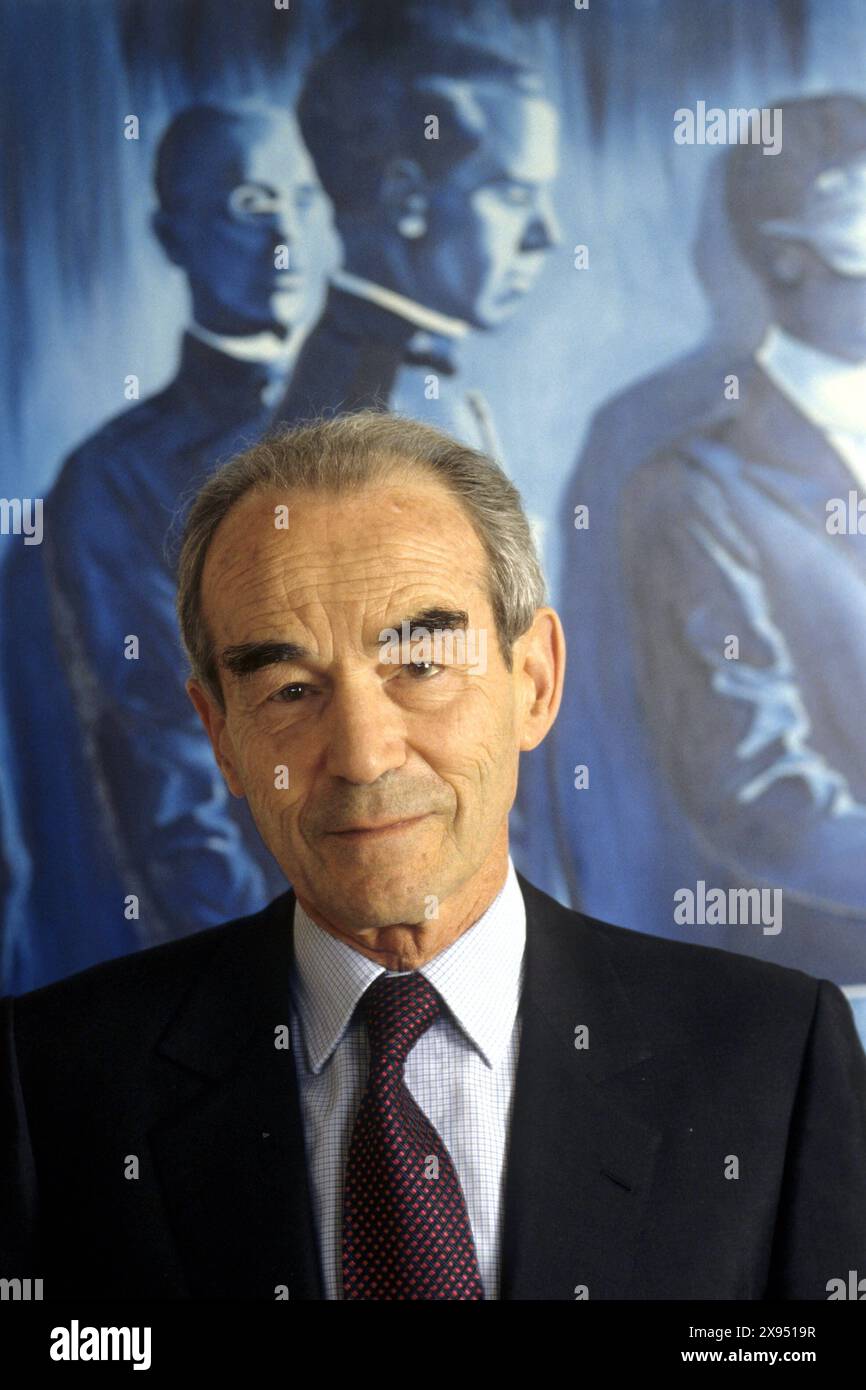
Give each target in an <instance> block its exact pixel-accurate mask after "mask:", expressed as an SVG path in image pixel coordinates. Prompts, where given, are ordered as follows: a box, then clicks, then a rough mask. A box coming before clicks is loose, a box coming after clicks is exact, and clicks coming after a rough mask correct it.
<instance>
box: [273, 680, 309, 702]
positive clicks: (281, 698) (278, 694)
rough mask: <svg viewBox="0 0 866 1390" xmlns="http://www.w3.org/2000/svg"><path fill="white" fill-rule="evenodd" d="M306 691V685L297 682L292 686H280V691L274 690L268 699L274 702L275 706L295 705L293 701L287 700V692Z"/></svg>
mask: <svg viewBox="0 0 866 1390" xmlns="http://www.w3.org/2000/svg"><path fill="white" fill-rule="evenodd" d="M306 689H307V686H306V685H303V684H301V683H299V682H295V684H294V685H283V686H280V689H279V690H275V691H274V693H273V695H270V696H269V697H268V698H269V699H271V700H274V701H275V702H276V703H277V704H280V705H293V704H295V703H296V701H295V700H293V699H289V692H290V691H296V690H306Z"/></svg>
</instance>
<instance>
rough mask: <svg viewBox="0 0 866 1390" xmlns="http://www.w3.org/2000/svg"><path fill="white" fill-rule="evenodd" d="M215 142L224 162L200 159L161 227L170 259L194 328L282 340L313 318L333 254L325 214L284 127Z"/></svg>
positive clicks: (304, 159)
mask: <svg viewBox="0 0 866 1390" xmlns="http://www.w3.org/2000/svg"><path fill="white" fill-rule="evenodd" d="M215 139H216V135H215ZM223 139H225V140H226V141H227V144H226V145H225V148H224V155H225V157H224V158H222V159H221V158H220V157H219V153H220V152H217V153H215V154H214V155H212V156H208V154H207V152H204V151H203V152H202V170H201V176H200V177H197V178H194V179H192V180H191V182H190V184H189V185H188V187H187V191H186V192H185V194H184V197H183V200H182V210H181V211H179V212H177V213H173V214H172V215H171V216H170V218H169V219H168V221H169V223H170V235H171V244H172V251H171V254H172V258H173V259H174V260H175V261H177V262H178V264H181V265H182V266H183V268H184V269H185V270H186V272H187V275H188V277H189V282H190V288H191V291H192V296H193V304H194V311H195V316H196V319H197V320H198V322H199V323H201V324H202V326H203V327H206V328H211V329H212V330H213V331H215V332H223V333H241V334H242V333H254V332H258V331H261V330H263V329H273V330H276V331H278V332H283V331H287V330H289V329H291V328H292V327H293V326H294V325H295V324H297V323H298V322H301V321H304V320H305V319H306V318H308V317H309V315H310V313H311V312H312V306H313V304H314V302H315V299H316V295H317V292H318V291H319V287H320V282H321V279H322V277H323V275H324V272H325V269H326V266H327V257H328V253H329V252H330V253H331V254H332V240H331V237H332V233H331V230H330V227H331V209H330V204H329V202H328V200H327V198H326V196H325V194H324V192H323V190H322V188H321V185H320V183H319V180H318V176H317V174H316V172H315V169H314V167H313V164H312V161H311V159H310V156H309V154H308V153H307V150H306V147H305V146H304V144H303V142H302V140H301V138H300V134H299V132H298V129H297V126H296V125H295V123H294V121H293V120H291V119H290V118H289V117H287V116H285V117H284V116H278V115H275V116H274V117H273V118H272V119H271V120H270V121H269V122H264V121H261V120H256V121H250V122H248V123H241V124H239V125H237V126H236V127H234V128H233V129H232V132H231V137H230V140H229V138H228V137H226V136H225V135H224V136H223ZM281 246H282V247H286V248H287V251H286V252H283V253H280V254H279V256H277V254H276V252H277V248H278V247H281ZM284 262H287V264H284Z"/></svg>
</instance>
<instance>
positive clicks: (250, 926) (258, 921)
mask: <svg viewBox="0 0 866 1390" xmlns="http://www.w3.org/2000/svg"><path fill="white" fill-rule="evenodd" d="M293 913H294V894H293V893H292V892H291V890H289V892H287V893H284V894H282V895H281V896H280V897H279V898H277V899H275V901H274V902H272V903H271V904H270V905H269V906H268V907H267V908H265V909H264V911H263V912H261V913H259V914H257V915H256V916H255V917H254V918H252V919H249V920H247V921H244V922H243V923H242V924H239V925H238V927H237V928H236V929H232V930H230V931H229V932H228V933H227V934H226V936H225V938H224V939H223V941H222V944H221V945H220V946H219V947H218V948H217V950H216V952H215V953H214V955H213V957H212V958H211V960H210V963H209V965H208V966H207V967H206V969H205V971H204V972H203V974H202V975H201V976H200V977H199V979H198V981H197V983H196V986H195V988H194V990H193V991H192V993H191V995H190V997H189V998H188V999H187V1000H186V1002H185V1004H184V1005H183V1007H182V1009H181V1010H180V1011H179V1012H178V1013H177V1014H176V1015H175V1017H174V1019H173V1020H172V1023H171V1025H170V1027H169V1028H168V1029H167V1031H166V1032H165V1034H164V1035H163V1037H162V1039H161V1042H160V1045H159V1048H158V1061H157V1065H159V1066H160V1067H161V1068H162V1069H163V1070H165V1069H168V1070H169V1071H170V1079H169V1089H170V1092H171V1095H172V1104H171V1107H170V1113H167V1114H166V1115H165V1116H164V1117H163V1118H162V1119H161V1120H160V1121H159V1123H158V1124H157V1125H156V1126H155V1127H154V1128H153V1130H152V1131H151V1134H150V1142H151V1147H152V1151H153V1155H154V1162H155V1164H156V1167H157V1171H158V1173H159V1175H160V1178H161V1181H162V1186H163V1193H164V1199H165V1202H166V1206H167V1209H168V1214H169V1220H170V1223H171V1227H172V1230H173V1231H174V1233H175V1235H176V1238H177V1241H178V1246H179V1251H180V1258H181V1262H182V1264H183V1265H184V1267H185V1269H186V1272H187V1277H188V1281H189V1285H190V1293H191V1296H192V1297H193V1298H263V1299H270V1300H273V1299H275V1298H276V1297H277V1296H278V1295H277V1293H276V1290H277V1289H278V1288H279V1287H280V1286H285V1288H286V1289H287V1291H288V1296H289V1299H290V1300H295V1299H319V1298H322V1297H323V1296H324V1295H323V1285H322V1276H321V1268H320V1262H319V1254H318V1246H317V1239H316V1234H315V1226H314V1220H313V1214H312V1212H313V1208H312V1202H311V1198H310V1189H309V1182H308V1177H307V1162H306V1153H305V1145H304V1130H303V1121H302V1114H301V1107H300V1098H299V1093H298V1086H297V1080H296V1076H295V1066H294V1059H293V1057H292V1053H291V1050H290V1049H283V1048H278V1047H276V1046H275V1037H276V1030H277V1029H278V1028H280V1027H281V1026H285V1027H286V1028H289V1022H290V1020H289V974H290V966H291V958H292V925H293ZM290 1036H291V1034H290V1033H289V1037H290ZM214 1213H219V1215H218V1216H217V1218H216V1219H215V1218H214Z"/></svg>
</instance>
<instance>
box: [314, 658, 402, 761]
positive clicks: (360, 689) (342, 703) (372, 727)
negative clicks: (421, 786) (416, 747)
mask: <svg viewBox="0 0 866 1390" xmlns="http://www.w3.org/2000/svg"><path fill="white" fill-rule="evenodd" d="M325 726H326V738H327V752H326V766H327V770H328V772H329V773H330V775H331V776H332V777H342V778H343V779H344V780H345V781H347V782H357V783H367V782H375V781H376V780H377V779H378V778H379V777H381V776H382V774H383V772H390V771H391V770H392V769H393V768H398V767H402V766H403V763H404V762H405V761H406V745H405V720H404V716H403V713H402V711H401V710H400V709H399V708H398V707H397V706H396V705H395V704H394V702H393V701H392V700H391V699H390V698H389V697H388V695H387V693H386V692H385V690H384V689H383V688H382V686H381V684H380V683H379V681H378V680H377V679H376V678H372V679H364V678H361V677H359V678H357V679H355V680H351V681H346V682H345V684H344V685H343V686H341V688H340V689H339V690H334V691H333V693H332V695H331V699H330V703H329V706H328V710H327V713H326V715H325Z"/></svg>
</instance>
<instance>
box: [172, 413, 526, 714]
mask: <svg viewBox="0 0 866 1390" xmlns="http://www.w3.org/2000/svg"><path fill="white" fill-rule="evenodd" d="M401 476H402V477H406V476H409V477H432V478H433V479H435V480H436V481H438V482H440V483H442V484H443V485H444V486H445V487H446V488H448V489H449V491H450V492H452V493H453V494H454V496H455V497H456V498H457V499H458V501H459V502H461V503H462V505H463V507H464V510H465V512H466V514H467V516H468V517H469V520H470V521H471V522H472V525H473V526H474V528H475V532H476V534H477V536H478V538H479V540H480V541H481V544H482V545H483V547H484V550H485V552H486V554H487V557H488V561H489V568H488V576H487V581H488V587H487V593H488V598H489V601H490V605H491V608H492V610H493V615H494V620H495V624H496V633H497V638H498V642H499V647H500V650H501V652H502V656H503V659H504V661H505V664H506V666H507V668H508V670H509V671H510V670H511V663H512V648H513V645H514V642H515V640H516V639H517V638H518V637H519V636H521V634H522V633H524V632H526V631H527V629H528V628H529V627H530V626H531V624H532V620H533V618H534V616H535V613H536V610H537V609H538V608H540V607H541V606H542V604H543V603H544V601H545V593H546V587H545V580H544V573H543V570H542V568H541V562H540V560H539V557H538V553H537V550H536V547H535V542H534V540H533V536H532V531H531V529H530V525H529V521H528V519H527V516H526V513H525V512H524V510H523V505H522V502H521V498H520V493H519V492H518V490H517V488H516V487H515V486H514V484H513V483H512V482H511V481H510V480H509V479H508V477H507V476H506V474H505V473H504V472H503V470H502V469H501V468H500V466H499V464H498V463H495V462H494V460H493V459H492V458H490V457H489V456H488V455H487V454H484V453H481V452H480V451H479V450H477V449H470V448H468V447H467V446H466V445H463V444H460V443H458V442H457V440H455V439H452V438H451V436H450V435H448V434H446V433H445V432H444V431H443V430H439V429H436V428H434V427H433V426H432V425H426V424H421V423H420V422H419V421H417V420H411V419H408V418H407V417H405V416H402V415H398V414H395V413H392V412H385V411H382V410H359V411H355V412H352V413H347V414H343V415H336V416H333V417H331V418H328V419H317V420H312V421H308V422H306V423H304V424H302V425H299V426H296V427H294V428H290V429H282V430H280V431H277V432H275V433H272V434H269V435H268V436H266V437H265V438H264V439H262V440H261V441H260V442H258V443H257V444H254V445H253V446H252V447H251V448H249V449H246V450H245V451H244V452H243V453H241V454H238V455H237V456H236V457H235V458H232V459H230V460H229V461H228V462H227V463H225V464H223V465H222V467H220V468H218V469H217V470H216V471H215V472H214V473H212V474H211V475H210V477H209V478H208V479H207V481H206V482H205V483H204V485H203V487H202V488H201V489H200V491H199V492H198V493H197V495H196V496H195V498H194V500H193V502H192V505H191V507H190V510H189V513H188V515H187V519H186V523H185V525H184V529H183V536H182V542H181V549H180V555H179V559H178V564H177V574H178V591H177V614H178V619H179V622H180V630H181V635H182V637H183V642H184V646H185V648H186V652H187V655H188V657H189V662H190V666H191V668H192V674H193V676H195V677H196V679H197V680H199V681H200V682H201V683H202V685H203V686H204V687H205V689H206V690H208V691H209V692H210V694H211V695H212V696H213V698H214V699H215V700H216V701H217V703H218V704H219V706H220V708H224V707H225V706H224V701H223V695H222V688H221V685H220V680H219V670H218V664H217V660H216V654H215V652H214V649H213V643H212V641H211V637H210V633H209V632H208V630H207V625H206V623H205V621H204V616H203V613H202V595H201V586H202V574H203V572H204V565H205V559H206V557H207V553H208V548H209V546H210V543H211V541H212V540H213V537H214V534H215V532H216V530H217V527H218V526H219V524H220V522H221V521H222V520H223V518H224V517H225V516H226V514H227V513H228V512H229V510H230V509H231V508H232V507H233V506H234V504H235V503H236V502H238V501H239V500H240V499H241V497H243V496H244V495H245V494H246V493H247V492H251V491H258V492H264V491H268V490H270V489H279V490H285V489H289V488H293V489H300V490H302V491H307V492H323V493H331V494H337V493H342V492H348V491H351V490H354V491H359V490H361V489H363V488H364V487H367V486H369V485H371V484H377V483H383V482H389V481H393V480H394V479H395V478H397V477H401Z"/></svg>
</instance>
